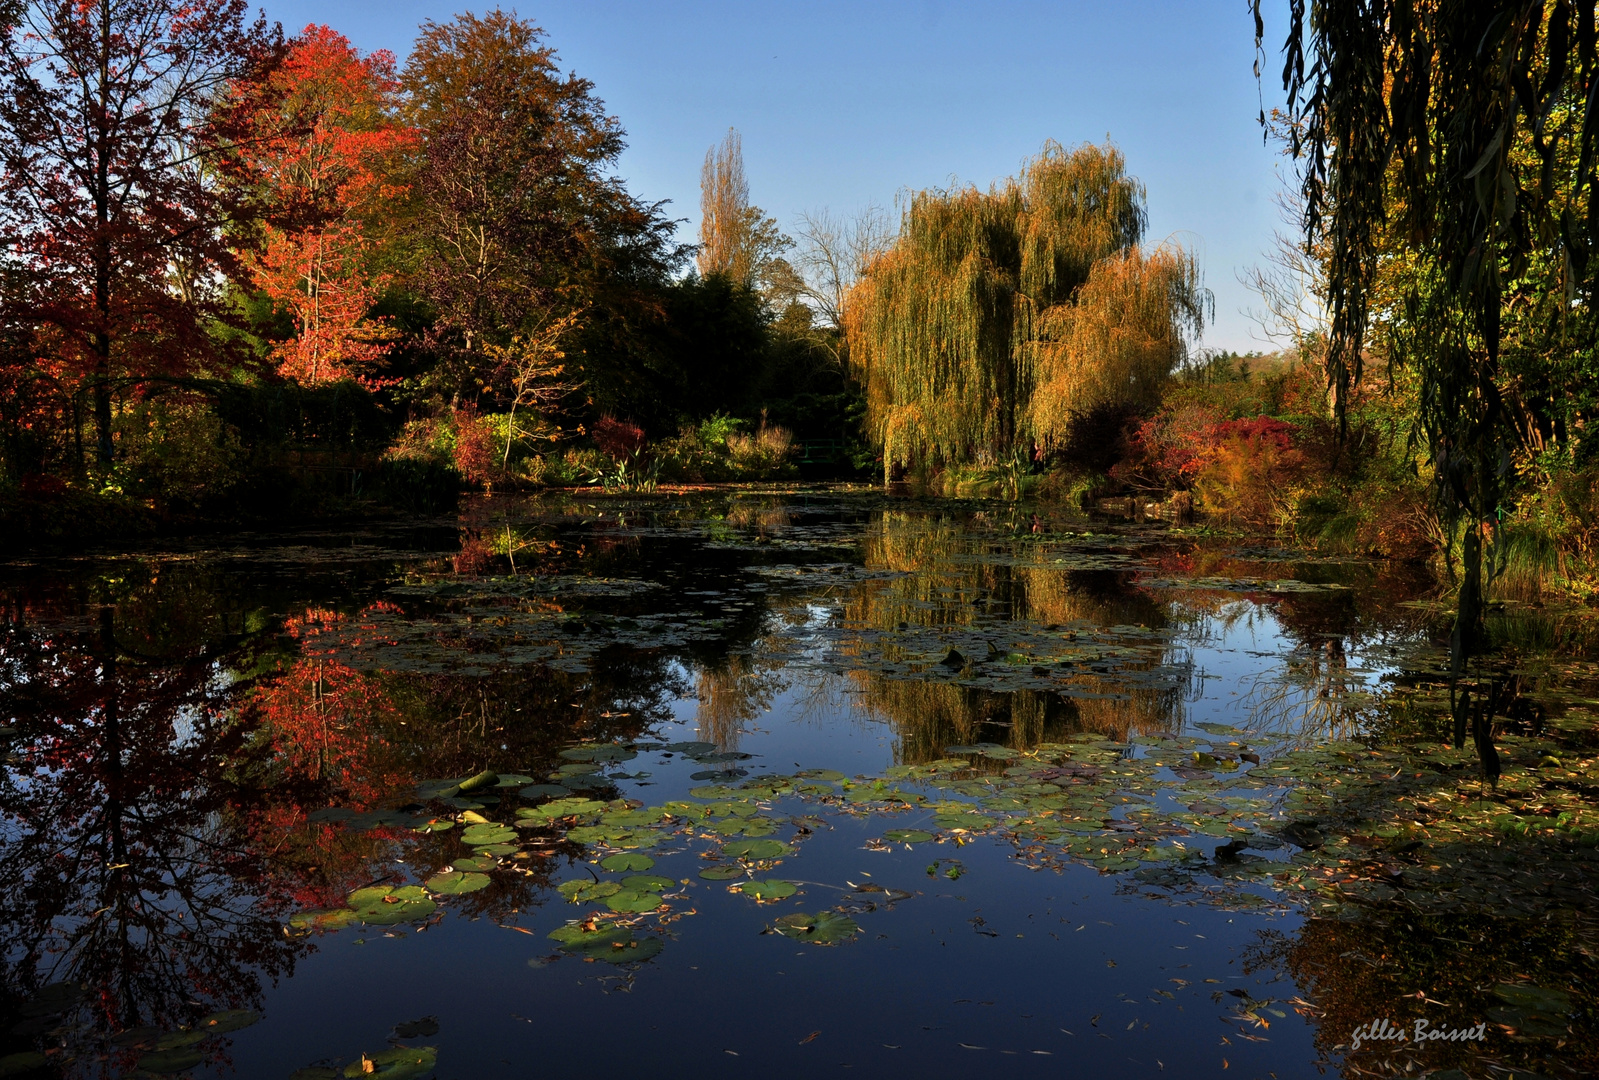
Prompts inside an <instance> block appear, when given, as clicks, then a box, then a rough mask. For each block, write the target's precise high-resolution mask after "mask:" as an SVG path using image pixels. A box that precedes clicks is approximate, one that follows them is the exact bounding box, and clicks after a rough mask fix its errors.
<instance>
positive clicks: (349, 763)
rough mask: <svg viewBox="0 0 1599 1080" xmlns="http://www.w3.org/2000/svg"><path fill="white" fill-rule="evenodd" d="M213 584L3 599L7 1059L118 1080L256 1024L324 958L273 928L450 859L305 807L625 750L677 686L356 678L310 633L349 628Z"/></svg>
mask: <svg viewBox="0 0 1599 1080" xmlns="http://www.w3.org/2000/svg"><path fill="white" fill-rule="evenodd" d="M130 576H131V575H130ZM224 585H225V583H221V582H216V581H212V582H206V581H203V580H197V578H196V577H194V576H189V577H184V576H183V575H173V576H169V577H168V578H167V579H166V580H162V578H161V575H159V574H152V575H151V578H150V583H149V584H148V585H147V586H146V585H140V586H138V587H136V588H131V589H130V588H123V589H121V590H120V592H119V591H116V590H114V589H106V590H104V592H106V593H107V595H106V596H105V597H104V602H99V600H100V597H96V598H95V600H94V601H91V602H83V601H81V600H80V601H77V602H74V601H73V600H72V599H71V598H62V597H59V596H56V597H49V598H47V599H46V600H45V601H44V602H40V601H39V600H38V599H37V598H29V599H26V600H23V599H18V598H17V597H16V596H11V597H7V601H8V608H9V609H8V610H7V612H6V615H7V618H6V621H5V622H4V624H3V625H0V686H3V687H4V688H5V699H4V700H5V702H6V705H5V712H4V714H0V725H4V726H7V727H10V728H11V729H13V731H12V734H11V735H10V736H9V737H7V739H6V744H5V748H6V750H7V756H6V768H5V769H4V770H3V772H0V829H3V832H0V880H4V881H5V882H6V883H7V888H6V889H5V890H4V891H3V892H0V935H3V938H4V940H5V941H6V949H5V951H4V954H3V962H4V969H3V973H0V1058H3V1057H5V1056H6V1055H7V1054H10V1053H16V1052H23V1051H32V1050H38V1049H44V1050H46V1051H47V1052H49V1053H50V1054H51V1056H52V1060H54V1061H56V1062H60V1063H63V1064H65V1063H66V1062H75V1064H74V1065H73V1066H72V1068H74V1069H76V1070H79V1071H82V1070H85V1069H86V1068H87V1070H88V1071H90V1072H93V1071H97V1070H98V1071H105V1072H109V1073H120V1072H122V1071H125V1069H126V1068H128V1067H131V1066H132V1065H133V1064H134V1060H135V1058H136V1056H137V1054H138V1053H140V1052H141V1051H143V1050H147V1049H149V1048H150V1047H151V1046H152V1045H153V1042H154V1040H155V1039H156V1038H157V1037H158V1036H159V1034H160V1033H163V1032H173V1031H175V1030H176V1029H178V1028H180V1027H184V1026H189V1025H193V1024H194V1023H195V1022H196V1021H198V1020H200V1019H201V1018H203V1017H205V1016H206V1015H208V1014H210V1013H213V1012H216V1011H219V1010H223V1009H256V1008H259V1007H260V1005H261V1002H262V999H263V994H264V991H265V989H266V988H267V987H268V986H269V985H271V984H272V983H275V982H276V981H277V980H279V979H281V978H285V977H288V976H289V975H292V973H293V971H294V968H295V964H296V961H297V960H299V959H300V958H302V957H303V956H304V955H305V954H306V953H308V952H309V951H311V950H313V949H315V948H316V945H315V943H314V941H315V939H313V938H304V937H299V936H290V935H286V934H285V932H284V923H285V921H286V918H287V916H288V914H289V913H290V912H291V911H292V910H296V909H299V908H303V907H316V906H325V905H327V904H329V903H342V902H343V899H344V897H345V896H346V895H347V894H348V893H349V892H350V891H351V890H352V889H355V888H358V887H361V886H363V885H366V884H369V883H372V882H374V881H382V880H386V879H390V878H393V877H394V876H395V873H394V871H395V868H396V867H395V862H394V858H395V856H396V854H398V853H400V849H399V848H397V845H398V844H399V843H401V842H402V841H403V843H404V852H403V853H404V855H405V857H406V859H407V861H408V863H409V864H410V865H411V866H412V868H413V869H414V870H416V871H417V872H419V873H421V874H424V875H425V874H427V873H431V872H432V871H433V870H436V869H440V868H442V867H443V866H444V865H446V864H448V863H449V861H450V859H451V856H452V854H457V853H458V845H452V844H449V843H448V841H447V840H446V839H445V838H443V837H436V838H435V837H422V838H418V837H417V836H416V835H415V834H413V833H411V832H410V831H409V829H403V828H396V827H394V826H381V825H380V826H379V827H376V828H372V829H368V830H365V831H362V830H356V829H348V828H344V827H340V826H336V825H329V824H322V823H318V822H316V821H315V820H313V818H312V815H313V814H314V812H315V811H317V810H318V809H320V808H326V807H340V808H343V809H357V810H367V809H392V808H394V807H396V806H399V805H402V804H405V803H407V802H409V801H410V800H411V799H412V798H413V797H414V796H413V792H414V789H415V786H416V784H417V783H418V782H420V781H421V780H424V779H427V778H433V777H440V776H451V775H470V774H473V773H476V772H478V771H480V770H482V769H485V768H489V769H496V770H499V771H503V772H520V771H522V770H524V769H528V768H536V767H537V766H538V763H539V762H543V761H547V760H550V759H553V757H554V755H555V752H556V751H557V750H558V749H559V748H560V747H562V746H565V745H569V744H570V743H571V742H573V741H576V740H578V739H581V738H585V737H588V738H595V737H597V738H602V739H608V738H613V737H628V736H633V735H636V734H637V733H638V732H640V731H641V730H643V729H644V728H645V727H647V726H648V725H649V724H651V723H654V722H657V721H659V720H660V719H662V718H663V717H664V716H665V715H666V714H667V702H668V701H669V700H670V699H671V698H673V697H675V696H676V695H677V694H679V693H681V692H682V691H683V689H684V686H683V685H682V679H681V678H674V677H673V676H672V675H671V674H670V671H669V670H668V669H667V667H666V665H665V661H664V660H662V659H660V658H654V659H651V658H642V659H641V658H637V657H620V656H619V657H615V658H613V662H611V663H608V664H607V665H606V666H605V670H604V672H603V673H601V674H599V675H596V676H592V677H582V678H579V677H575V676H570V675H564V674H561V673H557V672H548V671H544V670H543V669H508V670H501V671H496V672H494V673H491V674H490V675H488V676H479V677H464V676H448V675H427V676H423V675H416V674H407V675H399V674H394V673H388V672H378V673H371V672H361V671H356V670H354V669H352V668H351V667H349V666H348V665H345V664H341V663H338V662H335V661H332V660H330V659H329V658H327V657H324V656H321V655H318V650H317V647H316V641H317V637H318V635H319V633H320V632H321V631H322V630H324V629H325V628H326V627H328V626H331V625H335V624H338V623H340V622H342V621H344V620H345V619H346V618H355V619H359V618H360V613H359V612H357V613H356V614H354V615H352V616H348V617H347V616H345V615H343V614H341V613H339V612H337V611H333V610H330V609H326V608H321V607H313V608H310V609H307V610H305V612H304V614H303V615H301V616H299V617H296V618H293V619H290V620H288V621H287V625H286V633H285V634H284V635H282V636H279V635H274V634H272V633H271V632H270V629H271V626H272V621H271V620H269V619H262V618H260V617H258V616H255V615H253V614H250V615H241V614H240V613H238V612H230V611H229V610H228V608H229V603H230V601H229V590H227V589H226V588H225V587H223V586H224ZM574 704H575V705H576V706H577V708H574V707H573V706H574ZM562 851H563V849H560V848H557V849H555V850H553V851H552V852H550V856H551V857H549V858H544V859H538V858H530V859H528V860H527V862H526V864H525V865H519V867H518V869H520V870H521V871H522V872H521V873H517V874H497V875H495V878H494V884H493V885H492V886H491V887H490V888H488V889H485V890H483V891H481V892H479V893H475V894H472V895H471V896H465V897H458V898H455V899H454V900H452V901H451V903H452V905H453V906H456V907H459V908H461V909H462V910H463V911H464V912H465V913H468V914H473V915H476V914H485V915H489V916H492V917H494V918H496V919H501V918H504V917H506V916H507V915H509V914H511V913H514V912H516V911H518V910H521V909H523V908H525V907H527V906H530V905H534V904H537V903H540V902H542V898H543V895H544V889H545V887H546V886H547V885H548V879H549V876H550V874H551V873H552V872H553V871H554V869H555V865H554V864H555V863H556V862H557V859H556V858H555V856H558V855H559V854H561V853H562ZM121 1033H128V1034H123V1035H122V1037H121V1038H113V1037H114V1036H118V1035H119V1034H121ZM198 1049H200V1050H201V1051H202V1052H203V1053H204V1054H205V1055H207V1056H209V1057H211V1058H217V1057H219V1056H222V1055H225V1053H226V1044H225V1041H224V1040H220V1039H211V1040H208V1041H207V1042H205V1043H204V1044H202V1045H201V1046H200V1047H199V1048H198Z"/></svg>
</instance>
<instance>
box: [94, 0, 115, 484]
mask: <svg viewBox="0 0 1599 1080" xmlns="http://www.w3.org/2000/svg"><path fill="white" fill-rule="evenodd" d="M113 40H114V38H113V37H112V31H111V5H110V3H107V2H102V3H101V4H100V72H99V77H100V86H99V91H100V109H99V113H98V115H97V116H96V117H95V118H94V123H95V125H96V127H97V128H98V130H97V131H96V132H95V175H94V180H95V185H94V218H95V224H96V225H97V226H98V227H99V232H98V235H97V236H96V237H95V244H94V304H95V314H96V315H97V316H98V317H99V325H97V326H96V327H95V328H94V354H95V356H94V373H95V383H94V426H95V434H96V436H97V442H98V444H99V456H100V464H102V465H109V464H111V454H112V449H113V447H112V444H111V232H110V224H111V146H110V137H111V132H110V130H109V124H110V117H111V47H112V42H113Z"/></svg>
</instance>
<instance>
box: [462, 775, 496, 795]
mask: <svg viewBox="0 0 1599 1080" xmlns="http://www.w3.org/2000/svg"><path fill="white" fill-rule="evenodd" d="M499 782H500V776H499V774H498V773H495V772H490V771H488V770H484V771H483V772H480V773H478V774H477V775H476V776H473V777H469V778H468V779H466V780H462V781H461V786H460V788H459V789H458V790H459V791H460V792H461V794H463V795H469V794H471V793H472V792H474V791H482V790H483V789H485V788H491V787H494V786H495V785H496V784H498V783H499Z"/></svg>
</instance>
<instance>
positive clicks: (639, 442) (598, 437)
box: [593, 416, 644, 461]
mask: <svg viewBox="0 0 1599 1080" xmlns="http://www.w3.org/2000/svg"><path fill="white" fill-rule="evenodd" d="M593 434H594V445H595V446H598V447H599V448H600V453H602V454H604V455H605V456H606V457H608V458H610V459H611V460H613V461H620V460H622V459H623V458H626V457H631V456H632V455H633V454H636V453H637V452H638V451H640V450H642V449H644V429H643V428H641V427H639V426H638V425H637V424H635V423H633V422H632V421H631V420H618V419H616V418H615V417H614V416H602V417H600V420H599V423H597V424H595V425H594V433H593Z"/></svg>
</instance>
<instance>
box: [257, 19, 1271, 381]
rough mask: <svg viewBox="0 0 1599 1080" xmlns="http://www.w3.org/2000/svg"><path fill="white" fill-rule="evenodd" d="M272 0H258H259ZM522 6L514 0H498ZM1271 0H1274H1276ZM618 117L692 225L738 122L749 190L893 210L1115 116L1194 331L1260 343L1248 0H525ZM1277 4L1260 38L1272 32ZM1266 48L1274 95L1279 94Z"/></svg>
mask: <svg viewBox="0 0 1599 1080" xmlns="http://www.w3.org/2000/svg"><path fill="white" fill-rule="evenodd" d="M257 2H263V0H257ZM264 2H265V7H266V13H267V15H268V17H270V18H273V19H277V20H280V21H281V22H282V23H283V24H284V27H285V29H287V30H290V31H294V30H297V29H299V28H300V27H302V26H304V25H305V24H306V23H308V22H326V23H328V24H329V25H331V26H332V27H333V28H334V29H336V30H339V31H341V32H343V33H344V34H346V35H348V36H349V37H350V39H351V41H352V42H353V43H354V44H355V45H356V46H357V47H358V48H361V49H363V50H371V49H378V48H386V49H389V50H391V51H393V52H394V53H395V54H396V56H398V57H399V58H400V60H401V61H402V62H403V61H404V59H405V56H406V54H407V52H408V51H409V49H410V44H411V41H412V40H413V38H414V37H415V34H416V28H417V26H418V25H419V24H420V23H421V22H422V20H424V19H429V18H431V19H434V20H438V21H443V20H446V19H448V18H449V17H450V16H451V15H453V14H454V13H455V12H456V11H458V10H463V9H470V10H477V11H484V10H489V9H490V6H491V5H489V4H481V3H479V4H475V5H474V3H472V2H469V0H382V2H377V0H342V2H340V3H336V4H331V3H312V2H308V0H264ZM506 6H512V5H509V4H508V5H506ZM1271 6H1273V7H1275V6H1276V5H1275V4H1273V5H1271ZM515 9H516V10H517V12H518V13H519V14H520V15H522V16H523V17H524V18H530V19H532V20H533V21H534V22H536V23H538V24H539V25H541V26H543V27H544V28H545V30H546V31H548V33H549V43H550V44H551V45H553V46H554V47H555V48H556V49H557V50H558V52H559V54H560V59H561V63H562V66H563V67H565V68H567V69H569V70H573V71H576V72H577V73H578V74H579V75H581V76H583V77H585V78H588V79H591V80H593V82H594V84H595V87H596V92H597V93H598V94H599V96H600V97H602V98H603V99H604V100H605V102H606V104H607V106H608V108H609V110H610V111H611V112H612V113H613V114H615V115H616V116H617V117H619V118H620V119H621V121H622V124H623V126H624V127H626V129H627V141H628V149H627V151H626V153H625V154H624V155H623V158H622V161H621V165H620V169H621V173H622V175H623V176H624V177H626V179H627V181H628V185H629V188H630V189H631V190H632V191H633V192H635V193H636V194H637V195H639V196H641V197H644V198H649V199H670V200H671V203H672V205H671V206H670V207H669V210H670V212H671V214H672V216H673V217H680V218H686V219H688V220H687V221H686V222H685V223H684V225H683V226H682V227H681V228H682V229H683V231H684V239H692V235H693V230H694V229H695V228H696V226H697V219H698V208H699V170H700V164H701V162H702V161H703V160H704V157H705V151H706V149H707V148H708V147H710V145H711V144H712V143H714V142H716V141H717V140H718V139H720V138H721V137H722V135H723V134H724V133H725V132H726V131H727V129H728V128H729V127H730V126H731V127H736V128H737V129H738V130H739V131H740V133H742V135H743V139H744V162H745V170H746V172H747V174H748V176H749V181H750V195H751V199H752V201H753V202H755V203H756V204H757V205H759V206H760V207H762V208H763V209H764V210H766V211H767V212H768V213H770V214H772V215H773V216H775V217H776V218H777V219H778V221H779V222H780V223H781V224H782V225H783V226H784V227H785V228H786V229H789V230H790V231H792V225H793V222H794V219H795V216H796V215H797V214H798V213H799V212H800V211H802V210H807V209H817V208H821V207H830V208H832V209H833V210H835V211H850V210H852V209H854V208H856V207H859V206H861V205H863V204H865V203H868V202H875V203H877V204H878V205H880V206H885V207H889V208H892V207H893V204H894V198H895V196H896V194H898V193H901V192H904V191H906V190H914V189H918V188H924V187H929V186H943V185H948V184H949V183H951V182H952V181H961V182H971V183H976V184H978V185H980V186H983V187H986V186H987V185H988V184H990V183H991V182H993V181H995V180H997V179H1000V178H1002V177H1005V176H1009V175H1013V174H1014V173H1016V171H1017V170H1018V168H1019V167H1020V166H1021V164H1022V161H1023V159H1025V158H1026V157H1028V156H1029V155H1031V154H1034V153H1036V152H1037V151H1038V149H1039V147H1040V146H1041V145H1042V144H1043V143H1044V141H1045V140H1046V139H1055V140H1057V141H1059V142H1061V143H1064V144H1066V145H1068V146H1070V145H1072V144H1074V143H1078V142H1083V141H1086V140H1093V141H1098V140H1102V139H1104V138H1105V136H1106V135H1107V134H1108V135H1109V136H1110V137H1111V139H1112V140H1114V141H1115V142H1116V144H1117V145H1118V146H1120V147H1121V149H1122V151H1123V152H1124V153H1125V154H1126V156H1127V164H1128V170H1129V171H1130V172H1132V173H1133V174H1134V175H1136V176H1138V177H1139V178H1140V179H1141V180H1142V181H1143V182H1144V183H1145V185H1146V186H1147V188H1148V191H1149V224H1150V229H1149V236H1150V239H1151V240H1157V241H1158V240H1162V239H1165V238H1168V237H1169V238H1173V239H1176V240H1179V241H1181V242H1182V243H1184V244H1186V245H1189V246H1190V247H1191V248H1192V249H1193V250H1195V251H1196V252H1197V253H1198V255H1199V256H1200V260H1201V264H1202V266H1203V268H1204V272H1205V279H1206V284H1207V285H1209V286H1210V288H1211V289H1212V290H1214V292H1215V295H1216V322H1215V324H1214V325H1213V326H1212V327H1211V328H1209V329H1208V330H1207V332H1206V335H1205V342H1204V344H1205V345H1207V346H1210V347H1214V348H1232V349H1240V350H1246V349H1249V348H1269V346H1266V345H1265V344H1264V343H1262V342H1261V341H1260V340H1259V337H1258V335H1259V331H1258V329H1257V328H1255V327H1254V326H1253V324H1252V323H1251V322H1250V321H1249V320H1248V318H1247V317H1246V316H1245V315H1244V314H1243V313H1242V310H1241V309H1243V308H1246V307H1248V306H1249V305H1250V303H1251V294H1249V293H1248V292H1247V291H1246V290H1245V289H1244V288H1243V287H1242V286H1241V285H1239V284H1238V281H1237V278H1236V276H1235V275H1236V272H1237V271H1238V270H1239V269H1240V268H1242V267H1246V266H1248V265H1250V264H1252V263H1254V262H1257V261H1258V260H1259V259H1260V258H1261V253H1262V252H1263V251H1264V249H1265V248H1266V247H1267V245H1268V243H1269V242H1270V237H1271V233H1272V231H1273V230H1274V229H1277V228H1279V227H1280V225H1279V222H1278V219H1277V211H1276V207H1275V205H1274V204H1273V201H1272V195H1273V193H1274V191H1275V190H1276V189H1277V185H1278V182H1279V181H1278V167H1279V164H1280V162H1279V159H1278V157H1277V156H1276V154H1275V153H1274V150H1273V149H1272V148H1271V147H1268V146H1265V145H1263V144H1262V141H1261V133H1260V128H1259V125H1258V124H1257V122H1256V113H1257V111H1258V110H1259V107H1260V89H1259V88H1258V87H1257V84H1256V81H1255V77H1254V72H1253V63H1254V26H1253V22H1252V19H1251V17H1250V15H1249V12H1248V7H1247V3H1246V0H1164V2H1157V0H1141V2H1134V0H1110V2H1104V0H1100V2H1097V3H1094V2H1081V0H1055V2H1021V0H1015V2H1011V0H989V2H986V3H980V4H979V3H953V2H947V0H897V2H887V0H884V2H872V0H854V2H848V3H833V2H806V3H781V4H780V3H769V2H764V0H742V2H718V0H675V2H662V0H655V2H646V0H543V2H535V3H523V4H518V5H515ZM1280 30H1281V20H1278V26H1277V27H1273V26H1272V25H1271V24H1270V23H1268V26H1267V31H1268V36H1269V39H1270V40H1276V39H1279V38H1280V37H1281V33H1280ZM1280 66H1281V63H1280V60H1278V57H1277V54H1276V51H1275V49H1273V50H1271V52H1270V54H1269V55H1268V58H1267V70H1268V73H1269V74H1268V78H1267V79H1266V80H1265V86H1264V90H1265V93H1266V95H1267V97H1266V104H1267V106H1268V107H1270V105H1272V104H1274V103H1276V102H1278V101H1279V100H1280V97H1281V92H1280V90H1278V89H1277V82H1276V78H1275V74H1276V72H1277V71H1278V70H1280Z"/></svg>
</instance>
